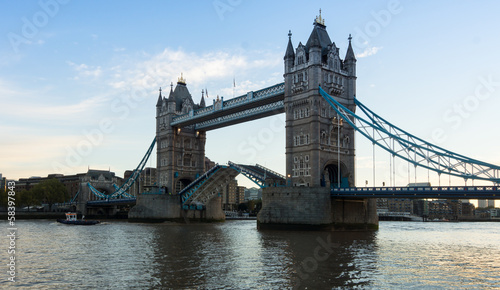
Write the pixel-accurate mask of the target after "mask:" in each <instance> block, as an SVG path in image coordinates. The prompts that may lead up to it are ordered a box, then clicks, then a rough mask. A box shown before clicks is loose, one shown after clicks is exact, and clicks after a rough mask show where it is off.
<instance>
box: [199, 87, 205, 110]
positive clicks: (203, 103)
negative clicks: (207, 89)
mask: <svg viewBox="0 0 500 290" xmlns="http://www.w3.org/2000/svg"><path fill="white" fill-rule="evenodd" d="M205 106H206V105H205V98H203V90H201V101H200V107H201V108H205Z"/></svg>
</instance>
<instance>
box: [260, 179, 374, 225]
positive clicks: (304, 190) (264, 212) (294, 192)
mask: <svg viewBox="0 0 500 290" xmlns="http://www.w3.org/2000/svg"><path fill="white" fill-rule="evenodd" d="M257 227H258V228H259V229H297V230H376V229H378V217H377V209H376V202H375V200H373V199H333V198H332V197H331V196H330V189H329V188H327V187H267V188H264V189H263V191H262V209H261V211H260V212H259V215H258V217H257Z"/></svg>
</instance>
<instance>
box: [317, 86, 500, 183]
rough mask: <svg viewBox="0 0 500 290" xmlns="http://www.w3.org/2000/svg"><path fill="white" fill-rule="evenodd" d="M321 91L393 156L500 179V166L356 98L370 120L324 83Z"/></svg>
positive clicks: (431, 167)
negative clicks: (407, 127) (427, 136)
mask: <svg viewBox="0 0 500 290" xmlns="http://www.w3.org/2000/svg"><path fill="white" fill-rule="evenodd" d="M319 92H320V94H321V95H322V96H323V98H325V100H326V101H327V102H328V103H329V104H330V106H331V107H332V108H333V109H334V110H335V111H336V112H337V114H338V115H339V116H340V117H341V118H342V119H343V120H344V121H346V122H347V123H348V124H349V125H351V126H352V127H353V128H354V129H355V130H357V131H358V132H359V133H361V134H362V135H363V136H364V137H366V138H367V139H369V140H370V141H371V142H372V143H373V144H376V145H377V146H379V147H381V148H383V149H384V150H386V151H387V152H389V153H390V154H392V155H393V156H397V157H399V158H401V159H403V160H405V161H408V162H410V163H411V164H413V165H414V166H415V167H416V166H419V167H423V168H426V169H429V170H432V171H434V172H437V173H438V174H442V173H444V174H448V175H452V176H457V177H461V178H464V179H465V180H468V179H476V180H486V181H491V182H494V183H495V184H499V183H500V166H497V165H493V164H489V163H486V162H482V161H479V160H475V159H472V158H469V157H466V156H463V155H460V154H457V153H454V152H451V151H449V150H446V149H443V148H441V147H439V146H436V145H433V144H431V143H429V142H426V141H424V140H422V139H420V138H418V137H416V136H414V135H412V134H410V133H408V132H406V131H404V130H402V129H400V128H398V127H396V126H394V125H393V124H391V123H389V122H387V121H386V120H385V119H383V118H381V117H380V116H378V115H377V114H375V113H374V112H372V111H371V110H370V109H368V108H367V107H366V106H364V105H363V104H362V103H361V102H360V101H358V100H357V99H355V104H356V105H357V106H358V107H359V108H360V109H361V111H363V112H364V113H365V114H366V116H367V117H368V119H369V121H367V120H365V119H363V118H361V117H359V116H358V115H356V114H355V113H353V112H351V111H350V110H349V109H347V108H346V107H344V106H343V105H342V104H340V103H339V102H337V100H335V99H334V98H333V97H332V96H330V95H329V94H327V93H326V92H325V91H324V90H323V89H322V88H321V87H319ZM356 123H358V124H356Z"/></svg>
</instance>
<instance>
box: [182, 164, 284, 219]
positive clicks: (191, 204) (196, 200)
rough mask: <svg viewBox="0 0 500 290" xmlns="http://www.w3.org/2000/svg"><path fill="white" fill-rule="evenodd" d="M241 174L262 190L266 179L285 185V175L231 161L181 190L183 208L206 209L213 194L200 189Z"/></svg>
mask: <svg viewBox="0 0 500 290" xmlns="http://www.w3.org/2000/svg"><path fill="white" fill-rule="evenodd" d="M230 172H232V173H230ZM240 173H241V174H243V175H244V176H245V177H247V178H248V179H250V180H252V181H253V182H254V183H255V184H257V185H258V186H259V187H260V188H263V187H265V181H266V178H272V179H275V180H282V183H283V184H285V177H284V176H283V175H281V174H279V173H277V172H274V171H272V170H270V169H268V168H265V167H263V166H262V165H259V164H257V165H255V166H254V165H242V164H236V163H233V162H231V161H229V162H228V165H227V166H226V165H219V164H217V165H216V166H214V167H212V168H211V169H210V170H208V171H207V172H205V173H204V174H203V175H201V176H200V177H198V178H197V179H196V180H194V181H193V182H191V183H190V184H189V185H188V186H186V187H185V188H184V189H183V190H181V191H180V192H179V195H181V203H182V208H183V209H198V210H200V209H204V207H205V204H204V203H205V202H206V201H207V200H208V199H209V196H208V197H207V194H208V195H212V194H213V192H208V193H204V192H203V190H205V189H203V190H202V191H201V192H200V188H201V187H202V186H203V185H206V186H211V183H210V182H220V180H218V178H219V176H225V177H228V176H230V177H231V178H234V177H235V176H236V175H238V174H240ZM216 174H217V176H216ZM212 180H215V181H212Z"/></svg>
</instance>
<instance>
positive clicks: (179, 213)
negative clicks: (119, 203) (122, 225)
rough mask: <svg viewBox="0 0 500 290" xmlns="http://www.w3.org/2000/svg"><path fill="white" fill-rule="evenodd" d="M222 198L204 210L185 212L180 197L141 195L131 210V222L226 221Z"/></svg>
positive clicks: (209, 203) (210, 202)
mask: <svg viewBox="0 0 500 290" xmlns="http://www.w3.org/2000/svg"><path fill="white" fill-rule="evenodd" d="M220 204H221V200H220V197H214V198H212V199H211V200H210V201H209V202H208V204H207V205H206V209H204V210H183V209H182V208H181V199H180V196H179V195H167V194H140V195H139V196H138V197H137V202H136V205H135V206H134V207H133V208H131V209H130V211H129V213H128V220H129V221H130V222H163V221H174V222H183V223H188V222H195V221H200V222H212V221H223V220H225V218H226V217H225V215H224V212H223V211H222V208H221V206H220Z"/></svg>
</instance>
